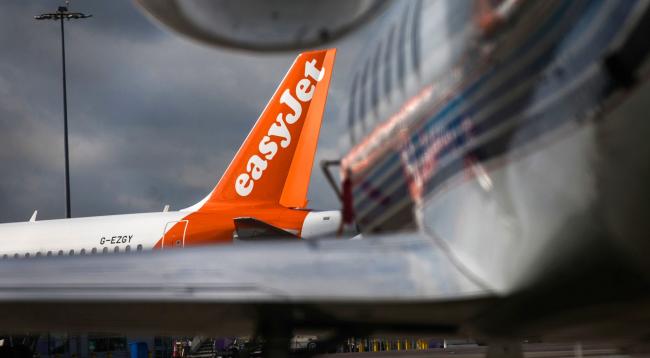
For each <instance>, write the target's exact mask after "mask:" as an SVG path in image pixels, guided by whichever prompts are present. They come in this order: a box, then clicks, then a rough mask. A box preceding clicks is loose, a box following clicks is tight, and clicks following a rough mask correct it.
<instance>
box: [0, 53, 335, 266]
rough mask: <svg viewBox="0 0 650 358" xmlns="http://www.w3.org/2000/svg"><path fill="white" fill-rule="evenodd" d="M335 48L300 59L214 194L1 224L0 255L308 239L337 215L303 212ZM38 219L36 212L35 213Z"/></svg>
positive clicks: (331, 226)
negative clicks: (185, 203)
mask: <svg viewBox="0 0 650 358" xmlns="http://www.w3.org/2000/svg"><path fill="white" fill-rule="evenodd" d="M335 53H336V51H335V50H333V49H332V50H322V51H310V52H305V53H302V54H300V55H299V56H298V57H297V58H296V60H295V62H294V63H293V65H292V66H291V68H290V69H289V72H288V73H287V75H286V76H285V78H284V79H283V80H282V83H281V84H280V86H279V87H278V89H277V90H276V92H275V94H274V95H273V97H272V98H271V100H270V101H269V103H268V105H267V106H266V108H265V109H264V111H263V112H262V114H261V115H260V117H259V119H258V120H257V123H256V124H255V126H254V127H253V129H252V131H251V132H250V133H249V135H248V137H247V138H246V139H245V141H244V143H243V144H242V146H241V148H240V149H239V151H238V152H237V154H236V155H235V157H234V159H233V161H232V163H231V164H230V166H229V167H228V169H226V172H225V173H224V174H223V177H222V178H221V180H220V181H219V182H218V184H217V185H216V187H215V188H214V190H212V192H211V193H210V194H208V195H207V196H206V197H205V198H204V199H203V200H201V201H200V202H199V203H197V204H195V205H193V206H191V207H188V208H186V209H182V210H180V211H167V210H165V211H163V212H157V213H144V214H129V215H113V216H99V217H85V218H75V219H62V220H44V221H37V220H36V217H35V215H34V216H33V217H32V219H31V220H30V221H28V222H20V223H9V224H2V225H0V256H1V257H2V258H5V259H6V258H18V257H30V256H52V255H58V256H62V255H84V254H99V253H109V252H110V253H113V252H120V251H125V252H128V251H142V250H149V249H162V250H166V249H170V248H176V247H184V246H192V245H205V244H215V243H227V242H232V241H233V237H234V238H235V239H238V240H260V239H265V238H278V237H284V238H299V237H300V238H304V239H307V238H313V237H318V236H322V235H325V234H333V233H335V232H336V231H337V229H338V228H339V223H340V214H339V212H338V211H322V212H316V211H310V210H308V209H306V208H305V207H306V205H307V199H306V198H307V189H308V185H309V178H310V174H311V168H312V163H313V160H314V154H315V152H316V145H317V142H318V135H319V131H320V125H321V119H322V116H323V111H324V108H325V101H326V98H327V92H328V87H329V83H330V78H331V75H332V70H333V66H334V57H335ZM35 214H36V213H35Z"/></svg>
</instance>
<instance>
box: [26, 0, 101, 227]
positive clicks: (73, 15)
mask: <svg viewBox="0 0 650 358" xmlns="http://www.w3.org/2000/svg"><path fill="white" fill-rule="evenodd" d="M69 5H70V1H66V2H65V6H59V8H58V9H57V11H56V12H53V13H44V14H40V15H36V16H34V19H36V20H59V22H60V23H61V58H62V69H63V147H64V153H65V217H66V218H68V219H69V218H70V217H71V212H70V160H69V156H68V93H67V87H66V79H65V77H66V74H65V25H64V23H65V22H64V21H63V20H68V21H69V20H77V19H87V18H89V17H92V15H86V14H84V13H81V12H70V11H68V6H69Z"/></svg>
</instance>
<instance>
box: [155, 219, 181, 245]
mask: <svg viewBox="0 0 650 358" xmlns="http://www.w3.org/2000/svg"><path fill="white" fill-rule="evenodd" d="M186 232H187V220H180V221H170V222H168V223H167V224H165V230H164V231H163V241H162V246H161V249H163V250H167V249H172V248H179V247H183V246H185V233H186Z"/></svg>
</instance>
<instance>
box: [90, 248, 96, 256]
mask: <svg viewBox="0 0 650 358" xmlns="http://www.w3.org/2000/svg"><path fill="white" fill-rule="evenodd" d="M90 253H91V254H93V255H94V254H96V253H97V248H96V247H93V249H92V250H90Z"/></svg>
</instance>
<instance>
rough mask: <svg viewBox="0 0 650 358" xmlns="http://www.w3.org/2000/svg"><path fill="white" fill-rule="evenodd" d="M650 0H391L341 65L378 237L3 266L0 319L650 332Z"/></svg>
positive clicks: (357, 183)
mask: <svg viewBox="0 0 650 358" xmlns="http://www.w3.org/2000/svg"><path fill="white" fill-rule="evenodd" d="M649 4H650V2H648V1H561V0H558V1H543V2H542V1H523V0H520V1H516V0H504V1H498V0H495V1H458V0H440V1H411V2H393V3H390V6H387V7H386V8H385V10H384V12H383V13H382V15H381V16H380V17H378V18H377V19H375V20H374V22H372V24H369V25H368V26H375V27H374V28H373V30H374V31H373V34H374V36H373V38H372V39H371V40H370V41H366V42H365V43H364V45H363V46H366V47H367V50H365V51H362V55H361V56H362V58H360V59H359V60H358V61H357V63H358V64H359V68H358V71H357V72H356V73H351V74H349V76H347V77H348V78H349V79H350V96H349V98H350V103H349V106H348V107H347V108H348V111H347V112H346V120H347V123H348V125H349V132H348V133H346V135H347V137H348V138H347V139H345V140H344V143H343V144H346V143H347V144H346V145H347V146H348V148H349V150H348V151H347V153H346V154H345V155H344V156H343V158H342V160H341V164H342V174H343V177H344V178H343V183H342V186H343V188H342V199H343V208H344V219H346V220H351V219H353V218H354V219H355V220H356V222H357V223H358V225H359V227H360V228H361V230H362V231H363V232H364V233H365V234H367V235H365V236H366V238H365V239H364V240H351V241H343V240H338V241H334V240H331V241H330V240H317V241H304V242H284V243H275V244H272V243H263V244H259V245H235V246H229V247H213V248H207V249H201V250H197V249H188V250H182V251H176V252H161V253H155V252H152V253H146V254H143V255H140V256H138V257H133V256H131V255H115V256H113V257H108V256H107V257H101V258H98V259H96V260H93V261H91V260H90V259H88V258H83V257H78V258H77V257H75V258H65V259H63V260H59V259H56V258H50V259H45V258H44V259H40V260H5V261H4V262H2V263H0V302H2V303H1V304H0V306H1V308H0V309H2V311H3V312H4V313H5V314H3V315H1V316H0V325H1V326H2V327H3V328H5V329H7V330H9V329H12V328H13V329H55V328H59V329H72V328H78V329H93V330H97V329H102V330H122V331H123V330H148V331H158V332H174V331H182V332H206V333H213V334H250V333H251V332H257V333H260V334H262V335H264V336H265V337H266V338H268V339H269V340H268V342H269V345H270V346H271V347H272V348H273V349H275V350H281V349H283V347H284V349H285V350H286V347H287V340H288V337H290V332H291V331H292V330H309V329H310V330H321V331H330V332H331V333H332V335H331V336H330V340H329V342H335V341H337V339H341V338H342V337H346V336H354V335H357V336H360V335H367V334H373V333H376V334H379V333H380V332H402V333H414V332H418V333H421V334H422V333H425V334H426V333H428V334H432V335H433V334H435V335H440V336H444V335H468V336H471V337H474V338H477V339H483V340H486V341H488V342H492V344H491V346H494V347H498V346H499V344H494V342H519V341H521V340H522V339H523V338H524V337H541V338H542V339H571V340H585V339H612V340H613V339H621V340H627V341H631V342H638V341H643V340H645V339H647V337H648V334H650V328H648V327H650V325H649V323H650V260H647V253H648V252H650V240H648V239H647V238H648V233H649V232H650V220H648V217H649V213H650V208H649V206H650V200H648V198H650V187H649V186H648V183H650V141H648V140H647V138H648V137H649V136H650V121H648V120H647V118H646V117H647V113H648V112H650V82H648V78H649V76H650V63H649V61H648V51H649V50H650V42H649V41H647V34H648V33H650V8H649ZM394 230H411V231H410V232H407V233H405V232H391V231H394ZM373 233H374V234H376V236H373V235H372V234H373ZM89 267H92V270H89V269H88V268H89ZM510 352H517V350H516V349H514V350H511V351H510ZM519 352H520V351H519Z"/></svg>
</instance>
